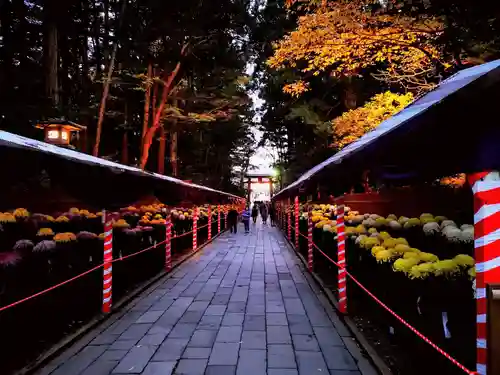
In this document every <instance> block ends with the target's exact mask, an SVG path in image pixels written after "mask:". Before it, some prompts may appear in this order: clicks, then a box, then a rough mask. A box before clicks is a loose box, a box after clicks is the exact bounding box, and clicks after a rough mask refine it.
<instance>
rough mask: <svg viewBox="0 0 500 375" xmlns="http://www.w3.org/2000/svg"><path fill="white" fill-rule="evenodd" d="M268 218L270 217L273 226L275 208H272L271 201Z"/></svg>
mask: <svg viewBox="0 0 500 375" xmlns="http://www.w3.org/2000/svg"><path fill="white" fill-rule="evenodd" d="M269 218H270V219H271V226H272V227H274V220H275V219H276V209H275V208H274V204H273V203H271V204H270V205H269Z"/></svg>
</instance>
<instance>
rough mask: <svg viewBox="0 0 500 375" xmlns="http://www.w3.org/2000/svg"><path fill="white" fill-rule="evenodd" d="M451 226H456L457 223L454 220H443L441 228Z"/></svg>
mask: <svg viewBox="0 0 500 375" xmlns="http://www.w3.org/2000/svg"><path fill="white" fill-rule="evenodd" d="M449 226H452V227H455V228H456V227H457V224H456V223H455V222H454V221H453V220H443V222H442V223H441V229H443V228H446V227H449Z"/></svg>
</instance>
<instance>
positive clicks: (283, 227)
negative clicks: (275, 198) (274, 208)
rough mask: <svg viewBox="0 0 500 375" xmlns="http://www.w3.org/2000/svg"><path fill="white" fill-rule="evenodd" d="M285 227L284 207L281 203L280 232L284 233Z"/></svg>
mask: <svg viewBox="0 0 500 375" xmlns="http://www.w3.org/2000/svg"><path fill="white" fill-rule="evenodd" d="M285 225H286V206H285V202H284V201H281V230H283V232H284V231H285Z"/></svg>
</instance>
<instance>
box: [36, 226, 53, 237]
mask: <svg viewBox="0 0 500 375" xmlns="http://www.w3.org/2000/svg"><path fill="white" fill-rule="evenodd" d="M36 235H37V236H40V237H42V236H53V235H54V231H53V230H52V228H40V229H39V230H38V232H37V234H36Z"/></svg>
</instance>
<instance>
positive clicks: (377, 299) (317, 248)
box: [299, 232, 478, 375]
mask: <svg viewBox="0 0 500 375" xmlns="http://www.w3.org/2000/svg"><path fill="white" fill-rule="evenodd" d="M299 235H301V236H302V237H304V238H307V237H306V236H305V235H303V234H302V233H300V232H299ZM312 245H313V247H314V248H315V249H316V250H318V251H319V252H320V254H322V255H323V256H324V257H325V258H326V259H328V260H329V261H330V262H331V263H333V264H334V265H335V266H337V267H338V268H339V269H342V270H344V271H345V274H346V275H347V276H348V277H349V278H350V279H351V280H352V281H353V282H354V283H355V284H356V285H357V286H359V287H360V288H361V289H362V290H363V291H364V292H365V293H366V294H368V295H369V296H370V297H371V298H372V299H373V300H374V301H375V302H377V303H378V304H379V305H380V306H382V307H383V308H384V309H385V310H386V311H387V312H389V313H390V314H391V315H392V316H394V317H395V318H396V319H397V320H399V321H400V322H401V323H403V325H405V326H406V327H407V328H408V329H409V330H410V331H412V332H413V333H415V334H416V335H417V336H418V337H420V338H421V339H422V340H424V341H425V342H426V343H427V344H429V345H430V346H431V347H432V348H433V349H435V350H436V351H437V352H438V353H440V354H442V355H443V356H444V357H445V358H446V359H448V360H449V361H450V362H451V363H453V364H454V365H455V366H457V367H458V368H460V369H461V370H463V371H464V372H465V373H467V374H469V375H478V373H477V372H476V371H471V370H469V369H468V368H467V367H465V366H464V365H462V364H461V363H460V362H458V361H457V360H456V359H455V358H453V357H452V356H451V355H450V354H448V353H447V352H445V351H444V350H443V349H441V348H440V347H439V346H437V345H436V344H434V343H433V342H432V341H431V340H430V339H428V338H427V337H426V336H425V335H424V334H422V333H421V332H420V331H419V330H417V329H416V328H415V327H413V326H412V325H411V324H410V323H408V322H407V321H406V320H404V319H403V318H402V317H401V316H399V315H398V314H397V313H396V312H394V311H393V310H391V308H390V307H389V306H387V305H386V304H385V303H383V302H382V301H381V300H380V299H379V298H378V297H377V296H375V295H374V294H373V293H372V292H370V291H369V290H368V289H367V288H366V287H365V286H364V285H363V284H361V283H360V282H359V281H358V280H357V279H356V278H355V277H354V276H353V275H351V274H350V273H349V272H348V271H347V269H346V268H345V267H344V266H341V265H340V264H338V263H337V262H335V261H334V260H333V259H332V258H330V257H329V256H328V255H327V254H325V253H324V252H323V250H321V249H320V248H319V247H318V245H316V244H315V243H314V242H313V244H312Z"/></svg>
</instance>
